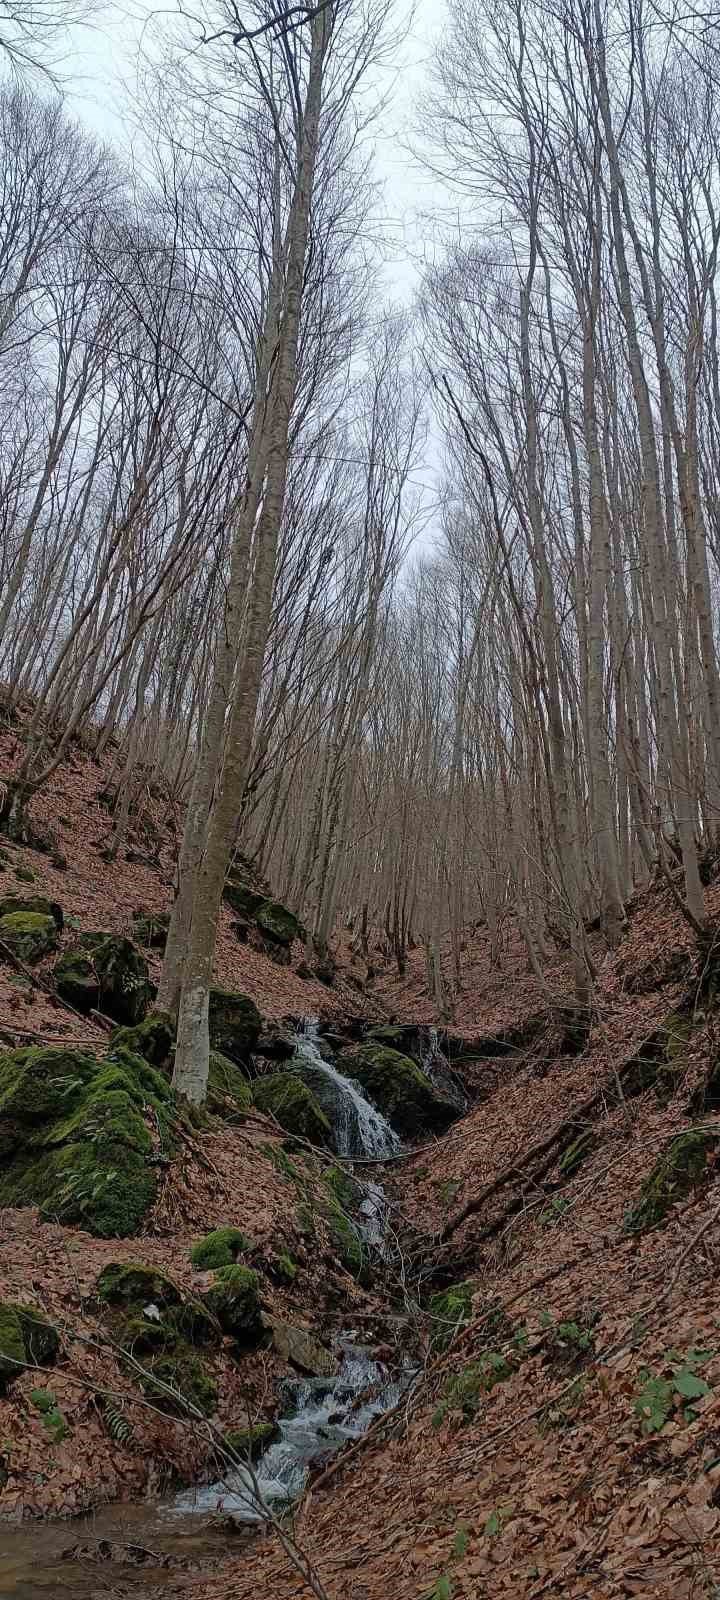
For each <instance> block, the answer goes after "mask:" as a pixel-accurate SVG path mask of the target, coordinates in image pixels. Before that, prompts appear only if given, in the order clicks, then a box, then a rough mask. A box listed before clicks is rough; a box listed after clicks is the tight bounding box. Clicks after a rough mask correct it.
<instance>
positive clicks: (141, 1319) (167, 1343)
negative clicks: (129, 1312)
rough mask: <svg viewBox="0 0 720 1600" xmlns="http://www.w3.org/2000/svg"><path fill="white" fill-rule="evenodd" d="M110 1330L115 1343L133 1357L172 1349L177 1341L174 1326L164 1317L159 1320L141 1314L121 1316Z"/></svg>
mask: <svg viewBox="0 0 720 1600" xmlns="http://www.w3.org/2000/svg"><path fill="white" fill-rule="evenodd" d="M112 1331H113V1335H114V1338H115V1342H116V1344H119V1345H120V1347H121V1349H123V1350H127V1351H128V1353H129V1354H130V1355H133V1356H135V1357H140V1356H144V1355H147V1354H148V1353H149V1354H151V1355H152V1354H155V1353H156V1352H157V1351H160V1350H167V1349H168V1348H170V1349H172V1348H173V1347H174V1345H175V1344H176V1343H177V1335H176V1331H175V1328H174V1327H172V1326H169V1325H168V1322H167V1320H166V1318H165V1317H161V1318H160V1320H159V1321H158V1320H156V1319H155V1317H145V1316H142V1315H139V1316H130V1317H123V1318H122V1319H121V1320H120V1321H119V1322H118V1323H117V1325H116V1326H115V1327H114V1328H113V1330H112Z"/></svg>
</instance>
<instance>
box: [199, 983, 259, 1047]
mask: <svg viewBox="0 0 720 1600" xmlns="http://www.w3.org/2000/svg"><path fill="white" fill-rule="evenodd" d="M261 1031H262V1017H261V1015H260V1012H259V1011H258V1008H257V1006H256V1005H255V1002H254V1000H251V999H250V997H249V995H246V994H235V993H231V992H230V991H229V990H226V989H211V990H210V1044H211V1047H212V1049H213V1050H219V1051H220V1053H221V1055H225V1056H229V1057H230V1060H231V1061H236V1062H237V1061H239V1062H247V1061H248V1059H249V1057H250V1055H251V1054H252V1052H253V1050H254V1049H255V1045H256V1044H257V1041H258V1039H259V1037H260V1033H261Z"/></svg>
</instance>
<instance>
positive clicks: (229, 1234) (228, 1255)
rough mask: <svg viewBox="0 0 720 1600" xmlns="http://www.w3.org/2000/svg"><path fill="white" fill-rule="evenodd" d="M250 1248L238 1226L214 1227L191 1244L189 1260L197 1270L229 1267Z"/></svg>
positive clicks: (208, 1270) (214, 1269) (205, 1270)
mask: <svg viewBox="0 0 720 1600" xmlns="http://www.w3.org/2000/svg"><path fill="white" fill-rule="evenodd" d="M251 1249H252V1245H251V1243H250V1240H249V1239H248V1238H246V1236H245V1234H244V1233H241V1231H240V1229H239V1228H214V1229H213V1231H212V1233H206V1234H205V1237H204V1238H203V1239H198V1242H197V1244H194V1245H193V1247H192V1250H191V1251H190V1260H191V1262H192V1264H193V1266H194V1267H197V1268H198V1270H199V1271H201V1272H211V1271H216V1270H217V1268H218V1267H231V1266H232V1265H233V1264H234V1262H235V1261H237V1258H238V1256H242V1255H245V1254H246V1252H247V1251H248V1250H251Z"/></svg>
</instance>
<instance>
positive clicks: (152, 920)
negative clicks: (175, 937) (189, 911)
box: [133, 911, 170, 950]
mask: <svg viewBox="0 0 720 1600" xmlns="http://www.w3.org/2000/svg"><path fill="white" fill-rule="evenodd" d="M169 927H170V916H169V914H168V913H166V912H162V911H155V912H148V914H147V915H146V916H141V917H134V918H133V933H134V935H135V938H136V940H137V942H138V944H141V945H143V947H144V948H145V949H146V950H164V949H165V945H166V942H167V936H168V928H169Z"/></svg>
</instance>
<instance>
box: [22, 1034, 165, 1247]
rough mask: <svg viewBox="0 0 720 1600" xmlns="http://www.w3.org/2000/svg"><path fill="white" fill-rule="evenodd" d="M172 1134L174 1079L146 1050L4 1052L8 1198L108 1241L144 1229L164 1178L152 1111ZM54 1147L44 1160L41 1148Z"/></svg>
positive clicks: (49, 1148)
mask: <svg viewBox="0 0 720 1600" xmlns="http://www.w3.org/2000/svg"><path fill="white" fill-rule="evenodd" d="M147 1106H149V1107H151V1108H152V1110H153V1111H154V1113H155V1124H156V1126H159V1127H160V1131H161V1134H163V1135H164V1136H168V1135H169V1132H170V1130H171V1128H172V1125H173V1121H174V1106H173V1102H172V1095H171V1092H170V1089H169V1086H168V1085H167V1083H166V1082H165V1080H164V1079H162V1078H160V1077H159V1075H158V1074H156V1073H155V1072H154V1070H153V1068H152V1067H150V1066H148V1064H147V1062H146V1061H144V1060H143V1059H142V1058H141V1057H139V1056H130V1055H127V1054H125V1053H121V1052H117V1053H116V1054H115V1056H113V1057H111V1058H109V1059H108V1060H107V1061H103V1062H99V1061H97V1060H96V1059H95V1057H93V1056H88V1055H85V1054H84V1053H83V1052H82V1051H78V1050H40V1049H31V1050H18V1051H12V1052H10V1053H9V1054H8V1055H5V1056H3V1057H2V1058H0V1149H3V1150H4V1151H5V1152H6V1154H9V1155H10V1156H11V1158H12V1159H10V1160H9V1161H6V1162H5V1164H4V1166H3V1169H2V1171H1V1172H0V1205H18V1206H23V1205H38V1206H40V1207H41V1211H42V1215H43V1216H44V1217H47V1218H59V1219H61V1220H62V1221H63V1222H66V1223H79V1224H80V1225H81V1226H83V1227H85V1228H87V1229H88V1230H89V1232H91V1233H94V1234H96V1235H98V1236H99V1237H102V1238H109V1237H115V1236H123V1235H126V1234H131V1233H134V1232H136V1231H137V1229H138V1227H139V1225H140V1223H141V1221H142V1218H143V1216H144V1215H145V1212H146V1211H147V1210H148V1208H149V1206H150V1205H151V1204H152V1202H153V1200H154V1197H155V1193H156V1188H157V1177H156V1172H155V1170H154V1168H153V1167H152V1165H151V1164H150V1162H151V1157H152V1149H153V1140H152V1136H151V1133H150V1131H149V1129H148V1126H147V1124H146V1121H145V1117H144V1112H145V1108H146V1107H147ZM41 1151H45V1152H47V1153H46V1155H45V1156H44V1157H41V1154H40V1152H41Z"/></svg>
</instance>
